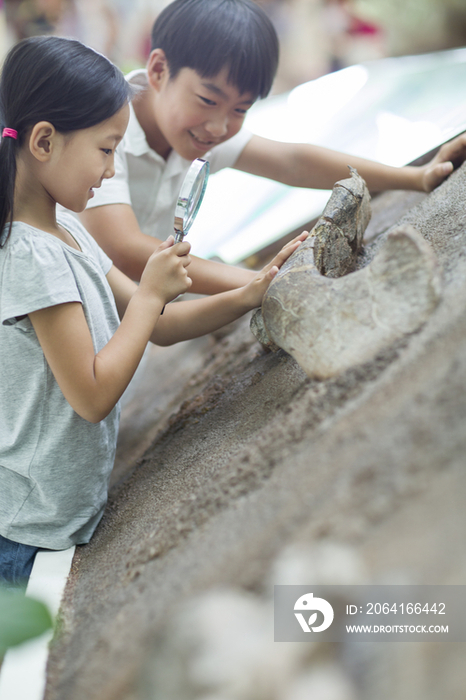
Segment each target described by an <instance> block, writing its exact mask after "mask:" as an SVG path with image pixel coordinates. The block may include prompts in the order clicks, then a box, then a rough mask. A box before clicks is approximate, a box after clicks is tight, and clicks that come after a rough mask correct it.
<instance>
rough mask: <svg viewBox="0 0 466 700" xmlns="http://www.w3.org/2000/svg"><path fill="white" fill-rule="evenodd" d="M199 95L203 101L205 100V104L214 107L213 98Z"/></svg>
mask: <svg viewBox="0 0 466 700" xmlns="http://www.w3.org/2000/svg"><path fill="white" fill-rule="evenodd" d="M199 97H200V98H201V100H202V101H203V102H205V104H206V105H210V106H211V107H215V105H216V104H217V103H216V102H214V101H213V100H209V99H208V98H207V97H202V95H199Z"/></svg>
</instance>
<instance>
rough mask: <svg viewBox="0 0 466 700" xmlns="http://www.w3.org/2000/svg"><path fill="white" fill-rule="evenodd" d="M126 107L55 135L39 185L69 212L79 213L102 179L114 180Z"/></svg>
mask: <svg viewBox="0 0 466 700" xmlns="http://www.w3.org/2000/svg"><path fill="white" fill-rule="evenodd" d="M128 120H129V107H128V105H124V106H123V107H122V108H121V109H120V110H119V111H118V112H116V113H115V114H114V115H113V116H112V117H110V119H107V120H106V121H104V122H101V123H100V124H96V125H95V126H92V127H89V128H88V129H79V130H78V131H75V132H73V133H71V134H58V133H55V135H54V139H53V150H52V153H51V157H50V160H49V162H48V163H47V164H46V167H45V168H44V170H43V171H42V177H41V182H42V186H43V187H44V188H45V190H46V192H47V194H48V195H49V197H50V198H51V199H52V200H53V201H54V202H58V203H59V204H61V205H62V206H64V207H66V208H67V209H70V210H71V211H75V212H80V211H83V210H84V209H85V208H86V204H87V202H88V201H89V199H90V198H91V197H93V196H94V193H93V189H94V188H97V187H100V185H101V184H102V180H104V179H106V178H110V177H113V175H114V173H115V169H114V154H115V149H116V147H117V145H118V144H119V143H120V141H121V139H122V138H123V135H124V133H125V130H126V127H127V125H128Z"/></svg>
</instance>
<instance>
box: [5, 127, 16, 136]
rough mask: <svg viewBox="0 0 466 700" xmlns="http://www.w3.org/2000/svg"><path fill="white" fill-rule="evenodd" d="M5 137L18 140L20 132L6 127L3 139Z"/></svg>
mask: <svg viewBox="0 0 466 700" xmlns="http://www.w3.org/2000/svg"><path fill="white" fill-rule="evenodd" d="M5 136H9V137H10V138H12V139H17V138H18V132H17V131H16V129H8V128H7V127H5V128H4V129H3V131H2V139H4V138H5Z"/></svg>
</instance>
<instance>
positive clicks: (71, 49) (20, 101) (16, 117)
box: [0, 36, 132, 243]
mask: <svg viewBox="0 0 466 700" xmlns="http://www.w3.org/2000/svg"><path fill="white" fill-rule="evenodd" d="M131 96H132V89H131V87H130V86H129V83H128V82H127V81H126V80H125V78H124V76H123V74H122V73H121V71H120V70H119V69H118V68H117V67H116V66H114V65H113V63H111V62H110V61H109V60H108V59H107V58H105V56H102V55H101V54H99V53H97V52H96V51H94V50H93V49H91V48H89V47H88V46H85V45H84V44H82V43H81V42H79V41H75V40H74V39H64V38H61V37H52V36H38V37H31V38H29V39H24V40H23V41H20V42H19V43H18V44H16V46H14V47H13V48H12V49H11V50H10V51H9V53H8V55H7V57H6V59H5V62H4V64H3V69H2V75H1V79H0V128H1V131H2V132H3V129H4V127H8V128H10V129H15V130H16V131H17V132H18V138H17V139H16V140H15V139H13V138H10V137H5V138H2V140H1V143H0V235H1V232H2V231H3V228H4V226H5V224H6V223H7V221H8V220H9V221H10V228H9V231H8V233H9V232H10V230H11V225H12V220H13V195H14V188H15V180H16V154H17V152H18V149H19V148H21V146H22V145H23V143H24V141H25V138H26V137H27V135H28V131H29V130H30V129H31V128H32V127H33V126H34V125H35V124H37V122H40V121H48V122H51V124H53V126H54V127H55V129H56V130H57V131H58V132H60V133H67V132H72V131H77V130H79V129H87V128H89V127H91V126H95V125H96V124H99V123H100V122H103V121H105V120H106V119H110V117H112V116H113V115H114V114H115V113H116V112H118V111H119V110H120V109H121V108H122V107H123V105H124V104H126V103H127V102H128V101H129V100H130V99H131ZM0 133H1V132H0ZM5 240H6V238H5V237H4V239H3V243H4V242H5Z"/></svg>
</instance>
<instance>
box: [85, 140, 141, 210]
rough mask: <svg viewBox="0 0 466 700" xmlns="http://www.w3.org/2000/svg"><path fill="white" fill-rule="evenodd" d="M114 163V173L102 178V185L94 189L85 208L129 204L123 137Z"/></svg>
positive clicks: (129, 195) (129, 196)
mask: <svg viewBox="0 0 466 700" xmlns="http://www.w3.org/2000/svg"><path fill="white" fill-rule="evenodd" d="M114 163H115V175H114V176H113V177H112V178H110V179H106V180H103V181H102V185H101V186H100V187H99V188H98V189H96V190H94V196H93V197H92V199H90V200H89V201H88V203H87V206H86V209H93V208H94V207H101V206H104V205H106V204H129V205H131V194H130V191H129V182H128V164H127V158H126V153H125V151H124V139H123V141H122V142H121V143H120V144H119V146H118V148H117V149H116V151H115V160H114Z"/></svg>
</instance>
